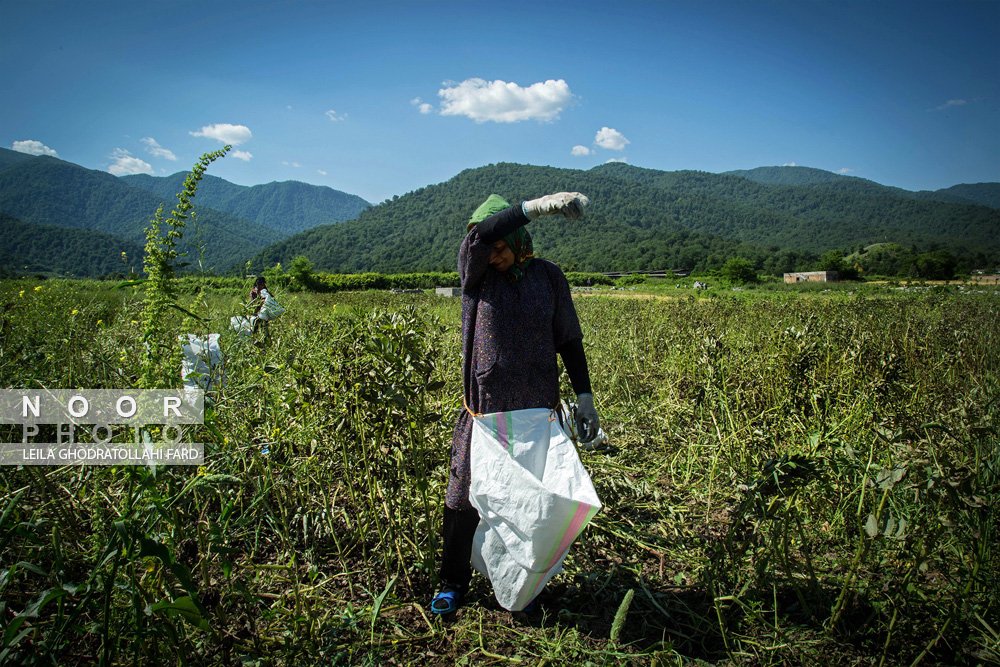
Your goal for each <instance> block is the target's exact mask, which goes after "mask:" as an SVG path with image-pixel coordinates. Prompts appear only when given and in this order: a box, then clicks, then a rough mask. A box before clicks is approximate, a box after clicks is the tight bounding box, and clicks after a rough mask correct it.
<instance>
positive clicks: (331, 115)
mask: <svg viewBox="0 0 1000 667" xmlns="http://www.w3.org/2000/svg"><path fill="white" fill-rule="evenodd" d="M326 117H327V118H329V119H330V120H332V121H333V122H337V121H338V120H346V119H347V114H346V113H345V114H341V115H340V116H338V115H337V112H336V111H334V110H333V109H330V110H329V111H327V112H326Z"/></svg>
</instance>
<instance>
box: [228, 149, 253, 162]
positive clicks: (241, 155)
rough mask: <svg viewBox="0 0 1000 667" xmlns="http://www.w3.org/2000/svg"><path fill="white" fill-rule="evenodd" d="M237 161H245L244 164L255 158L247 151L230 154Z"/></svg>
mask: <svg viewBox="0 0 1000 667" xmlns="http://www.w3.org/2000/svg"><path fill="white" fill-rule="evenodd" d="M230 155H232V156H233V157H234V158H236V159H237V160H243V161H244V162H249V161H250V160H251V158H253V153H248V152H246V151H233V152H232V153H230Z"/></svg>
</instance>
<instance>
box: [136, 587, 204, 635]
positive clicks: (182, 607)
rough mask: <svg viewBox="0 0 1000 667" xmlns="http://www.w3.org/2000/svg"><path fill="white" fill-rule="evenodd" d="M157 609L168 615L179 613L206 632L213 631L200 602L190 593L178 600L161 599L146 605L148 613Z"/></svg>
mask: <svg viewBox="0 0 1000 667" xmlns="http://www.w3.org/2000/svg"><path fill="white" fill-rule="evenodd" d="M157 611H162V612H164V613H166V614H167V616H178V615H179V616H181V617H182V618H183V619H184V620H185V621H187V622H188V623H190V624H191V625H193V626H194V627H196V628H200V629H202V630H204V631H205V632H211V631H212V626H210V625H209V624H208V621H207V620H205V617H204V616H203V615H202V612H201V609H199V605H198V603H197V602H195V600H194V598H192V597H191V596H189V595H185V596H184V597H179V598H177V599H176V600H160V601H159V602H157V603H155V604H151V605H148V606H147V607H146V613H147V614H152V613H153V612H157Z"/></svg>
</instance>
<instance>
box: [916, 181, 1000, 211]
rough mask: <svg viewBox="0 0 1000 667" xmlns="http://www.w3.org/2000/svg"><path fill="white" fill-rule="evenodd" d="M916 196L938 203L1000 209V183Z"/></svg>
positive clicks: (925, 192)
mask: <svg viewBox="0 0 1000 667" xmlns="http://www.w3.org/2000/svg"><path fill="white" fill-rule="evenodd" d="M915 194H916V196H918V197H921V198H924V199H936V200H938V201H954V202H959V203H972V204H981V205H983V206H989V207H990V208H1000V183H962V184H960V185H953V186H951V187H950V188H944V189H942V190H935V191H934V192H928V191H924V190H922V191H920V192H917V193H915Z"/></svg>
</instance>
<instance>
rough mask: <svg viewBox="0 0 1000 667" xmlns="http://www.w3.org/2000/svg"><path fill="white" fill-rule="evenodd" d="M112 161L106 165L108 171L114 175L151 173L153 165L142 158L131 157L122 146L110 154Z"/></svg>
mask: <svg viewBox="0 0 1000 667" xmlns="http://www.w3.org/2000/svg"><path fill="white" fill-rule="evenodd" d="M108 157H110V158H111V159H112V160H114V162H112V163H111V165H110V166H109V167H108V172H110V173H112V174H114V175H115V176H127V175H129V174H149V175H150V176H152V175H153V167H152V166H151V165H150V164H149V163H148V162H145V161H144V160H140V159H139V158H137V157H132V154H131V153H129V152H128V151H127V150H125V149H124V148H116V149H115V151H114V153H112V154H111V155H110V156H108Z"/></svg>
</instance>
